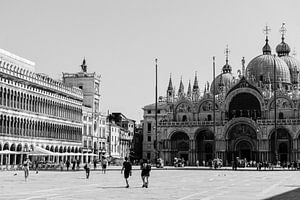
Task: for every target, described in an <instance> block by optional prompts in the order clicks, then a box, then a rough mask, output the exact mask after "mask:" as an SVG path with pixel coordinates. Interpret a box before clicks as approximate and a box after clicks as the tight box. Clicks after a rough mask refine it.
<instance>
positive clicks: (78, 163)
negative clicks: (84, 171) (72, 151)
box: [77, 159, 80, 170]
mask: <svg viewBox="0 0 300 200" xmlns="http://www.w3.org/2000/svg"><path fill="white" fill-rule="evenodd" d="M79 168H80V160H79V159H78V160H77V170H79Z"/></svg>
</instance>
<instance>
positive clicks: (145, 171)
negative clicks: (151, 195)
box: [121, 157, 151, 188]
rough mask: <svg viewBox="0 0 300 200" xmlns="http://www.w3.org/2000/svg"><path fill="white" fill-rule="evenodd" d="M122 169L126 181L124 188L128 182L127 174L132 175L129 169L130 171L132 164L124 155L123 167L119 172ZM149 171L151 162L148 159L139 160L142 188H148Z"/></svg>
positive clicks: (127, 186)
mask: <svg viewBox="0 0 300 200" xmlns="http://www.w3.org/2000/svg"><path fill="white" fill-rule="evenodd" d="M123 171H124V178H125V181H126V188H129V182H128V178H129V176H131V175H132V173H131V171H132V164H131V163H130V161H128V158H127V157H125V161H124V162H123V167H122V169H121V174H122V173H123ZM150 171H151V164H150V161H149V160H143V161H142V162H141V177H142V181H143V185H142V187H143V188H144V187H145V188H148V185H149V176H150Z"/></svg>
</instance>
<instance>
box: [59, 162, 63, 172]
mask: <svg viewBox="0 0 300 200" xmlns="http://www.w3.org/2000/svg"><path fill="white" fill-rule="evenodd" d="M59 166H60V171H63V170H64V162H63V161H62V160H61V161H60V162H59Z"/></svg>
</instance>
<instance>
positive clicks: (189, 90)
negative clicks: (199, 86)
mask: <svg viewBox="0 0 300 200" xmlns="http://www.w3.org/2000/svg"><path fill="white" fill-rule="evenodd" d="M187 97H188V98H191V97H192V89H191V80H189V86H188V91H187Z"/></svg>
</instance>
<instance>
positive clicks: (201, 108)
mask: <svg viewBox="0 0 300 200" xmlns="http://www.w3.org/2000/svg"><path fill="white" fill-rule="evenodd" d="M215 108H216V111H217V110H219V108H220V105H219V103H218V102H215ZM212 110H213V99H203V100H201V101H200V102H199V103H198V106H197V112H198V113H201V112H211V111H212Z"/></svg>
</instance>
